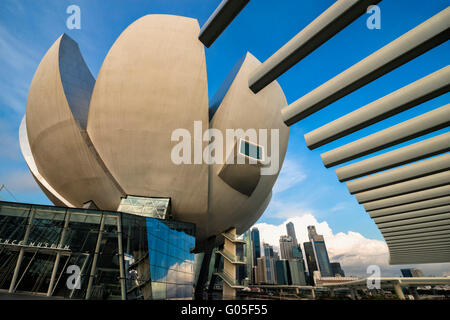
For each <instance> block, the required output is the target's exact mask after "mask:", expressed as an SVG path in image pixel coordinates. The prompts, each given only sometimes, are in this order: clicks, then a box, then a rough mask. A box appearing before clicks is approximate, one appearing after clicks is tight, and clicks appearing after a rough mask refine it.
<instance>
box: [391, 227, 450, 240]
mask: <svg viewBox="0 0 450 320" xmlns="http://www.w3.org/2000/svg"><path fill="white" fill-rule="evenodd" d="M432 229H433V230H432ZM449 229H450V227H447V226H444V227H442V228H441V229H440V228H430V229H427V230H426V232H423V233H412V234H411V233H409V234H406V233H405V234H394V235H385V236H384V239H385V240H386V242H388V241H391V240H393V241H395V240H405V239H420V238H423V239H424V238H429V237H435V236H437V237H443V236H446V235H449V234H450V232H449V231H448V230H449Z"/></svg>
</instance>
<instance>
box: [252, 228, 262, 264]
mask: <svg viewBox="0 0 450 320" xmlns="http://www.w3.org/2000/svg"><path fill="white" fill-rule="evenodd" d="M252 243H253V265H254V266H256V265H257V259H258V258H259V257H261V242H260V240H259V230H258V228H253V229H252Z"/></svg>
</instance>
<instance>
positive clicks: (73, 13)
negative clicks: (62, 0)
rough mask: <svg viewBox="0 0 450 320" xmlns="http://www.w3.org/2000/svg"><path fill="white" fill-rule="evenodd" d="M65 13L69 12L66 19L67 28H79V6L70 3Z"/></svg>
mask: <svg viewBox="0 0 450 320" xmlns="http://www.w3.org/2000/svg"><path fill="white" fill-rule="evenodd" d="M66 13H67V14H70V16H69V17H68V18H67V20H66V26H67V29H69V30H73V29H78V30H79V29H81V9H80V7H79V6H77V5H75V4H72V5H70V6H68V7H67V10H66Z"/></svg>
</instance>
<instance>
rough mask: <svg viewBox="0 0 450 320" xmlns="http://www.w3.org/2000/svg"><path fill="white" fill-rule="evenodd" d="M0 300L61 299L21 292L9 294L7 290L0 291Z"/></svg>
mask: <svg viewBox="0 0 450 320" xmlns="http://www.w3.org/2000/svg"><path fill="white" fill-rule="evenodd" d="M0 300H62V299H61V298H55V297H46V296H40V295H27V294H21V293H16V294H9V293H8V292H0Z"/></svg>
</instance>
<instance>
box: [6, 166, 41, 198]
mask: <svg viewBox="0 0 450 320" xmlns="http://www.w3.org/2000/svg"><path fill="white" fill-rule="evenodd" d="M2 184H4V185H6V187H7V188H8V190H10V191H11V192H12V193H13V194H15V193H33V192H40V189H39V186H38V185H37V183H36V181H34V179H33V176H32V175H31V173H30V172H29V171H22V170H16V171H12V172H10V173H8V174H6V175H5V176H3V177H0V185H2Z"/></svg>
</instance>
